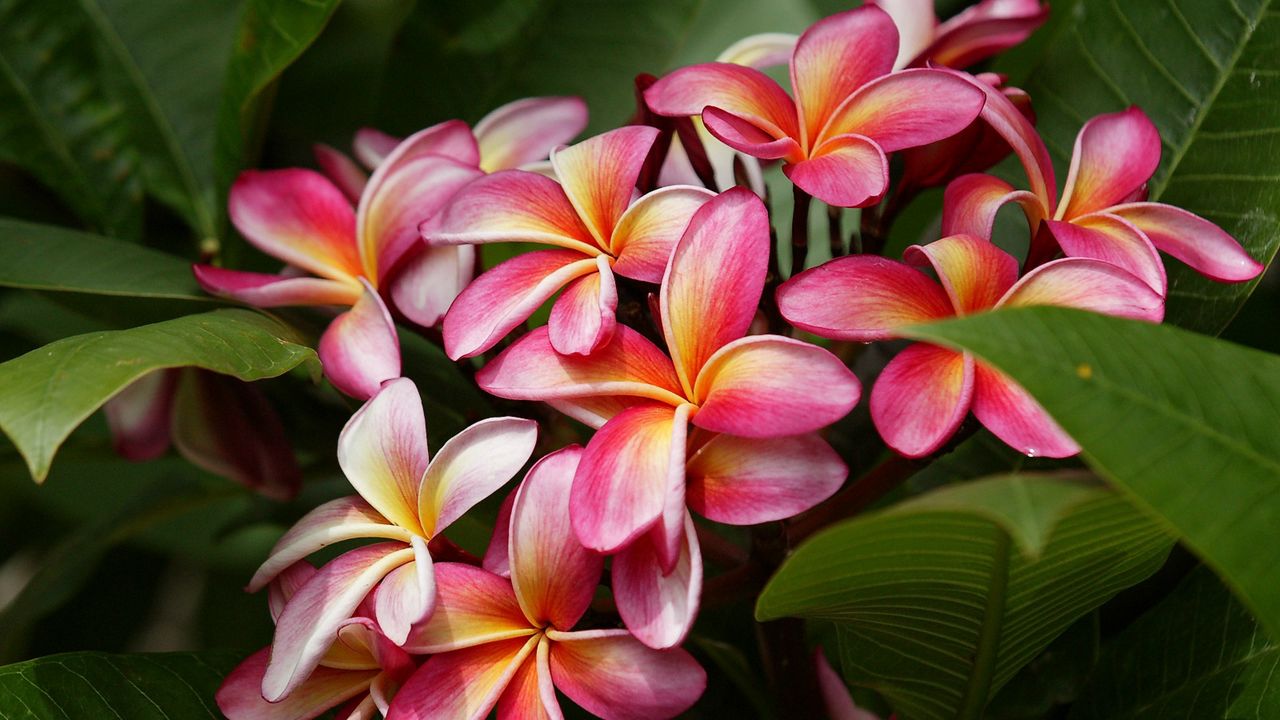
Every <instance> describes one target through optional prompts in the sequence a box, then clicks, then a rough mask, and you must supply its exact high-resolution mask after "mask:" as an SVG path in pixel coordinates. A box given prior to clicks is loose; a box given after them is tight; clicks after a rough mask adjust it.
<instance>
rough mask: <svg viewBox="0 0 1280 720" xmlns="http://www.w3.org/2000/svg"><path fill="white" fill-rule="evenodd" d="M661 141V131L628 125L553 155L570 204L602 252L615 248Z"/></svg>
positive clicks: (552, 159)
mask: <svg viewBox="0 0 1280 720" xmlns="http://www.w3.org/2000/svg"><path fill="white" fill-rule="evenodd" d="M657 137H658V130H657V128H651V127H646V126H640V125H629V126H626V127H621V128H618V129H617V130H611V131H609V132H607V133H604V134H602V135H597V136H595V137H592V138H588V139H586V140H583V141H582V142H580V143H578V144H577V145H573V146H570V147H567V148H563V149H560V150H557V151H554V152H552V153H551V164H552V166H553V167H555V170H556V177H558V178H559V179H560V183H561V185H563V186H564V192H565V194H566V195H568V196H569V202H571V203H573V207H574V208H575V209H576V210H577V211H578V216H579V217H580V218H582V221H583V222H584V223H585V224H586V226H587V229H588V230H590V231H591V235H592V236H593V237H594V238H595V239H596V243H597V244H598V245H599V246H600V247H601V248H607V247H609V246H610V244H611V243H610V239H611V238H612V237H613V228H614V227H615V226H616V225H617V224H618V219H619V218H621V217H622V213H623V212H625V211H626V209H627V206H628V205H630V204H631V198H632V196H633V193H635V189H636V179H637V178H638V177H640V168H641V166H643V165H644V160H645V158H646V157H648V156H649V149H650V148H652V147H653V141H654V140H655V139H657Z"/></svg>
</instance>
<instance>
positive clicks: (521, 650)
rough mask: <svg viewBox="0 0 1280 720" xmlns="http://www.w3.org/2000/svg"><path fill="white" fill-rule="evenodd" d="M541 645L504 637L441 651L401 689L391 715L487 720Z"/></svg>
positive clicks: (412, 719) (393, 718)
mask: <svg viewBox="0 0 1280 720" xmlns="http://www.w3.org/2000/svg"><path fill="white" fill-rule="evenodd" d="M537 646H538V640H537V638H529V639H528V640H524V639H520V640H503V641H501V642H492V643H488V644H486V645H477V646H475V647H470V648H466V649H464V650H456V651H454V652H450V653H444V654H443V655H436V656H435V657H432V658H431V659H429V660H427V662H426V663H425V664H424V665H423V666H422V667H421V668H420V669H419V670H418V672H416V673H414V674H413V677H411V678H409V681H408V682H406V683H405V684H404V687H402V688H400V691H399V692H397V693H396V697H395V699H394V700H392V701H391V707H390V709H389V710H388V712H387V720H439V719H440V718H448V719H449V720H481V718H484V717H485V716H487V715H488V714H489V711H490V710H492V709H493V706H494V705H495V704H496V703H497V702H498V697H499V696H500V695H501V694H502V692H503V691H504V690H505V689H506V688H507V684H508V683H510V682H511V679H512V678H513V677H515V675H516V672H517V671H518V670H519V669H520V666H521V665H523V664H524V663H525V662H528V660H529V659H530V655H532V653H533V652H534V650H535V649H536V648H537Z"/></svg>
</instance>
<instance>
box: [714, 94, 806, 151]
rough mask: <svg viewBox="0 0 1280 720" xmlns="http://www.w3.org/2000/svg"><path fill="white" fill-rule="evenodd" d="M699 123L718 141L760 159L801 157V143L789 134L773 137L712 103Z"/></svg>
mask: <svg viewBox="0 0 1280 720" xmlns="http://www.w3.org/2000/svg"><path fill="white" fill-rule="evenodd" d="M702 122H703V123H704V127H705V128H706V130H707V132H709V133H711V135H712V136H714V137H715V138H716V139H717V140H719V141H720V142H722V143H724V144H725V145H728V146H729V147H731V148H733V149H734V150H737V151H738V152H740V153H744V154H746V155H749V156H751V157H755V158H760V159H761V160H777V159H780V158H788V159H790V160H799V159H801V158H803V157H804V150H803V149H802V148H801V147H800V143H798V142H796V141H795V139H794V138H792V137H791V136H789V135H784V136H782V137H775V136H774V135H772V134H771V133H770V132H769V131H767V130H762V129H760V128H759V127H756V125H755V124H753V123H752V122H751V121H749V120H746V119H744V118H741V117H739V116H737V115H734V114H733V113H731V112H729V111H727V110H721V109H720V108H718V107H716V106H714V105H708V106H707V108H706V109H705V110H703V111H702Z"/></svg>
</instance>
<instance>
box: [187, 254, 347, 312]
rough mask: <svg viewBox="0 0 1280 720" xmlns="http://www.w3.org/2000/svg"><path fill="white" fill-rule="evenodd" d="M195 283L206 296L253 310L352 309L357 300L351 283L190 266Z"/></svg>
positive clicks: (208, 266)
mask: <svg viewBox="0 0 1280 720" xmlns="http://www.w3.org/2000/svg"><path fill="white" fill-rule="evenodd" d="M191 270H192V272H194V273H195V276H196V282H198V283H200V287H202V288H204V291H205V292H207V293H209V294H210V295H217V296H219V297H225V298H231V299H232V300H239V301H240V302H242V303H247V304H249V305H253V306H255V307H262V308H269V307H285V306H289V305H354V304H355V303H356V301H358V300H359V299H360V293H361V287H360V283H358V282H356V281H355V280H325V279H322V278H315V277H288V276H285V275H270V274H266V273H256V272H244V271H242V270H224V269H222V268H219V267H214V266H212V265H193V266H192V267H191Z"/></svg>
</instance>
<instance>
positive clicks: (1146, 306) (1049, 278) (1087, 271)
mask: <svg viewBox="0 0 1280 720" xmlns="http://www.w3.org/2000/svg"><path fill="white" fill-rule="evenodd" d="M1027 305H1060V306H1062V307H1073V308H1080V309H1081V310H1092V311H1093V312H1098V313H1103V314H1104V315H1115V316H1116V317H1123V318H1129V319H1131V320H1146V321H1149V322H1160V321H1161V320H1162V319H1163V318H1164V298H1163V297H1162V296H1161V295H1160V293H1157V292H1156V291H1155V290H1153V289H1152V288H1151V286H1149V285H1147V284H1146V283H1145V282H1143V281H1142V280H1140V279H1138V278H1137V277H1135V276H1134V275H1133V274H1132V273H1129V272H1128V271H1126V270H1123V269H1121V268H1118V267H1116V266H1115V265H1112V264H1111V263H1108V262H1103V261H1101V260H1093V259H1090V258H1063V259H1061V260H1054V261H1053V262H1049V263H1045V264H1044V265H1041V266H1040V267H1038V268H1036V269H1035V270H1032V271H1031V272H1029V273H1027V274H1026V276H1024V277H1023V278H1022V279H1021V280H1019V281H1018V284H1017V285H1014V286H1013V287H1012V288H1010V289H1009V292H1008V293H1006V294H1005V296H1004V298H1002V299H1001V300H1000V307H1019V306H1027Z"/></svg>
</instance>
